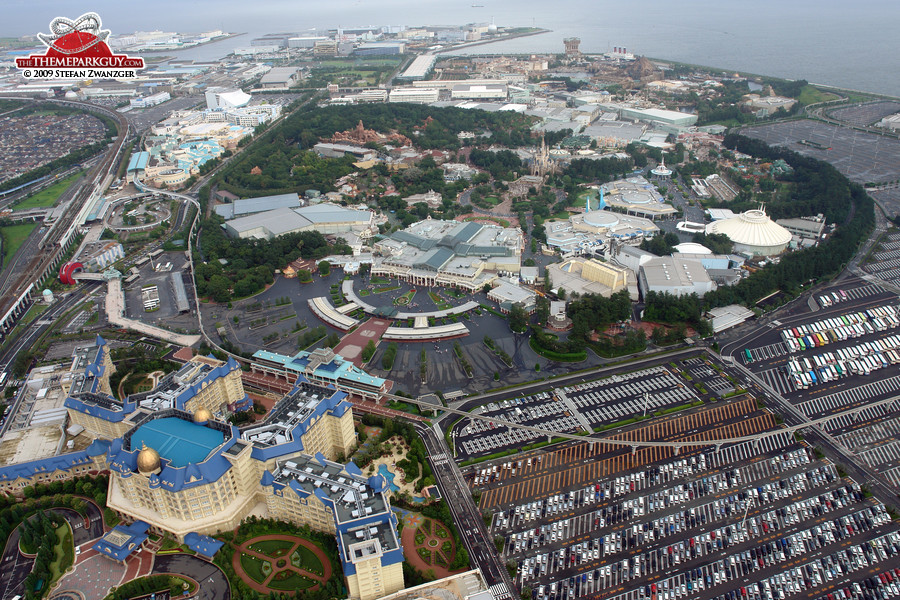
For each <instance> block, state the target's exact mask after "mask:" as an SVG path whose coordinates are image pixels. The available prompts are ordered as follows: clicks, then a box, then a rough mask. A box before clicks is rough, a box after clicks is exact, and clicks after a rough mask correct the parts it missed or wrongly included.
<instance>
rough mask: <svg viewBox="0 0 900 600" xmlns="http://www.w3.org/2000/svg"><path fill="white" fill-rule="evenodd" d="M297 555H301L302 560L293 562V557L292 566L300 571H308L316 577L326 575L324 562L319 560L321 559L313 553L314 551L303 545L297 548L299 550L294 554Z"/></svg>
mask: <svg viewBox="0 0 900 600" xmlns="http://www.w3.org/2000/svg"><path fill="white" fill-rule="evenodd" d="M294 554H295V555H297V554H299V556H300V560H299V561H298V562H294V561H293V557H292V560H291V564H293V565H294V566H295V567H297V568H300V569H306V570H307V571H309V572H310V573H315V574H316V575H322V576H324V575H325V566H324V565H323V564H322V561H321V560H319V557H318V556H316V555H315V553H313V551H312V550H310V549H309V548H307V547H306V546H304V545H303V544H301V545H299V546H298V547H297V550H296V551H295V552H294Z"/></svg>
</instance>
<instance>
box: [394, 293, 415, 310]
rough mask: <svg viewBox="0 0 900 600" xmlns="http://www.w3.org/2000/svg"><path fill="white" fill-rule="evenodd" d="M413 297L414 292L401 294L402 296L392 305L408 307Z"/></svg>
mask: <svg viewBox="0 0 900 600" xmlns="http://www.w3.org/2000/svg"><path fill="white" fill-rule="evenodd" d="M415 295H416V290H410V291H408V292H406V293H405V294H403V295H402V296H400V297H399V298H397V299H396V300H394V304H396V305H398V306H409V304H410V303H411V302H412V299H413V296H415Z"/></svg>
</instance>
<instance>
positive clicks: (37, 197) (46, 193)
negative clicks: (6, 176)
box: [14, 171, 84, 210]
mask: <svg viewBox="0 0 900 600" xmlns="http://www.w3.org/2000/svg"><path fill="white" fill-rule="evenodd" d="M83 174H84V171H79V172H78V173H75V174H73V175H69V176H68V177H66V178H65V179H60V180H59V181H57V182H56V183H54V184H53V185H51V186H50V187H48V188H45V189H43V190H41V191H39V192H38V193H36V194H33V195H31V196H29V197H27V198H25V199H24V200H22V201H21V202H18V203H17V204H15V205H14V206H15V209H16V210H28V209H31V208H46V207H48V206H53V205H54V204H56V201H57V200H59V197H60V196H62V195H63V193H64V192H65V191H66V190H67V189H69V186H70V185H72V184H73V183H75V180H76V179H78V178H79V177H81V176H82V175H83Z"/></svg>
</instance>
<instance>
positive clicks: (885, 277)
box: [863, 233, 900, 284]
mask: <svg viewBox="0 0 900 600" xmlns="http://www.w3.org/2000/svg"><path fill="white" fill-rule="evenodd" d="M863 269H864V270H866V271H867V272H869V273H871V274H872V275H874V276H875V277H877V278H878V279H881V280H882V281H887V282H890V283H893V284H898V282H900V233H888V234H886V235H885V236H884V237H883V238H882V239H881V242H880V243H879V244H878V247H877V250H876V251H875V252H873V253H872V256H871V257H870V258H869V260H868V261H867V262H866V264H865V265H863Z"/></svg>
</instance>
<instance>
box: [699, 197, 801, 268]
mask: <svg viewBox="0 0 900 600" xmlns="http://www.w3.org/2000/svg"><path fill="white" fill-rule="evenodd" d="M706 233H721V234H723V235H726V236H728V238H729V239H730V240H731V241H732V242H734V251H735V252H738V253H747V254H749V255H754V256H774V255H776V254H781V253H782V252H784V250H785V248H787V245H788V244H789V243H790V241H791V232H790V231H788V230H787V229H785V228H784V227H782V226H781V225H779V224H777V223H775V222H774V221H772V219H771V218H770V217H769V215H767V214H766V212H765V210H763V209H761V208H760V209H753V210H748V211H746V212H742V213H741V214H739V215H738V216H736V217H734V218H731V219H724V220H721V221H713V222H712V223H710V224H709V225H707V226H706Z"/></svg>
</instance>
